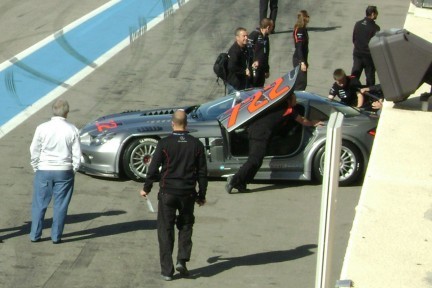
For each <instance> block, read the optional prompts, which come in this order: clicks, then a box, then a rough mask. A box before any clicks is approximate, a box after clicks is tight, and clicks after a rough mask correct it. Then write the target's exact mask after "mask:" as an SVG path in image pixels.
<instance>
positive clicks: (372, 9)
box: [351, 6, 380, 86]
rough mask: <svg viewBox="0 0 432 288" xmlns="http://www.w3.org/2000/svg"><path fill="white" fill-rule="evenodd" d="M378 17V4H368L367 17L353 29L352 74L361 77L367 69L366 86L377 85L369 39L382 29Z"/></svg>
mask: <svg viewBox="0 0 432 288" xmlns="http://www.w3.org/2000/svg"><path fill="white" fill-rule="evenodd" d="M377 17H378V10H377V7H376V6H368V7H367V8H366V17H365V18H364V19H363V20H360V21H358V22H356V24H355V25H354V31H353V37H352V40H353V44H354V51H353V67H352V70H351V75H353V76H355V77H357V78H358V79H360V76H361V74H362V72H363V69H364V70H365V75H366V86H373V85H375V71H376V69H375V65H374V62H373V60H372V56H371V53H370V50H369V41H370V39H371V38H372V37H373V36H375V34H376V33H377V32H378V31H380V27H379V26H378V25H377V24H376V23H375V20H376V19H377Z"/></svg>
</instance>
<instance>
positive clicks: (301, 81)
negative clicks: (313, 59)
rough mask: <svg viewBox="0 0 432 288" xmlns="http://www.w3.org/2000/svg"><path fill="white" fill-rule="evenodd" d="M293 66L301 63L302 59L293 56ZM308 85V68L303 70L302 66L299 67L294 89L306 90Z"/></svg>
mask: <svg viewBox="0 0 432 288" xmlns="http://www.w3.org/2000/svg"><path fill="white" fill-rule="evenodd" d="M292 61H293V66H294V68H295V67H297V66H298V65H300V60H298V59H297V58H294V57H293V60H292ZM306 86H307V70H306V72H305V71H302V70H301V68H300V69H299V72H298V75H297V79H296V82H295V84H294V91H303V90H306Z"/></svg>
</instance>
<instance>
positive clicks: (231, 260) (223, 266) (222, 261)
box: [189, 244, 318, 279]
mask: <svg viewBox="0 0 432 288" xmlns="http://www.w3.org/2000/svg"><path fill="white" fill-rule="evenodd" d="M317 247H318V246H317V245H316V244H307V245H302V246H299V247H297V248H294V249H290V250H278V251H270V252H262V253H256V254H250V255H244V256H239V257H222V256H220V255H219V256H213V257H210V258H208V259H207V263H209V264H210V265H209V266H205V267H201V268H197V269H193V270H190V271H189V272H190V276H189V278H192V279H196V278H200V277H212V276H215V275H217V274H219V273H222V272H224V271H227V270H229V269H232V268H235V267H239V266H255V265H266V264H272V263H281V262H286V261H292V260H296V259H300V258H303V257H307V256H310V255H313V254H314V253H315V252H312V251H310V250H311V249H314V248H317Z"/></svg>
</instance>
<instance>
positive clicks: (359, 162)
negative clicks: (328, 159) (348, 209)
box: [313, 141, 364, 186]
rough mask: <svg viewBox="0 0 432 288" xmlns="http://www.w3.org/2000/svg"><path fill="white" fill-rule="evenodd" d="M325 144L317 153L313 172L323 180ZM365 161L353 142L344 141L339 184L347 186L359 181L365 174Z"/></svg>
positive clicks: (316, 177) (317, 177)
mask: <svg viewBox="0 0 432 288" xmlns="http://www.w3.org/2000/svg"><path fill="white" fill-rule="evenodd" d="M324 152H325V146H323V147H321V148H320V149H319V150H318V152H317V153H316V154H315V157H314V160H313V173H314V177H315V179H317V180H318V181H320V182H322V179H323V174H324V158H325V153H324ZM363 169H364V161H363V157H362V156H361V153H360V151H359V149H358V148H357V147H356V146H355V145H354V144H352V143H350V142H347V141H342V151H341V159H340V168H339V185H341V186H347V185H350V184H353V183H354V182H356V181H358V180H359V178H360V176H361V175H362V174H363Z"/></svg>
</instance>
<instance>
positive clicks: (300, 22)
mask: <svg viewBox="0 0 432 288" xmlns="http://www.w3.org/2000/svg"><path fill="white" fill-rule="evenodd" d="M308 23H309V14H308V13H307V11H306V10H301V11H300V12H299V13H298V14H297V23H296V24H295V25H294V31H293V37H294V46H295V51H294V54H293V59H292V62H293V66H294V68H295V67H297V66H299V65H300V71H299V75H298V76H297V80H296V83H295V84H294V90H306V86H307V70H308V68H309V62H308V55H309V34H308V31H307V28H306V26H307V24H308Z"/></svg>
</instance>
